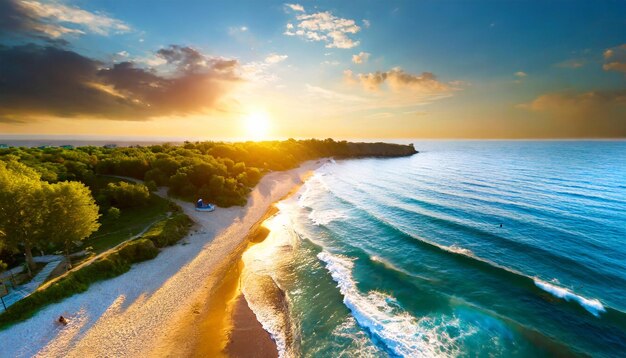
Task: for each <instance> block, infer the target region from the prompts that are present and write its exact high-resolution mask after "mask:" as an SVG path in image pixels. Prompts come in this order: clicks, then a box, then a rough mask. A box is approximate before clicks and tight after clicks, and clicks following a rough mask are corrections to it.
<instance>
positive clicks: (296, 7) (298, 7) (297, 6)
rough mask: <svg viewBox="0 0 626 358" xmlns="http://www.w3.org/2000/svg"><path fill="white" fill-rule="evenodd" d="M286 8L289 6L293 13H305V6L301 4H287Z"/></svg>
mask: <svg viewBox="0 0 626 358" xmlns="http://www.w3.org/2000/svg"><path fill="white" fill-rule="evenodd" d="M285 6H287V7H288V8H290V9H291V10H293V11H300V12H304V6H302V5H300V4H285Z"/></svg>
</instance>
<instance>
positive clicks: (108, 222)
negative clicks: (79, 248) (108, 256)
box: [83, 194, 170, 254]
mask: <svg viewBox="0 0 626 358" xmlns="http://www.w3.org/2000/svg"><path fill="white" fill-rule="evenodd" d="M168 211H170V207H169V205H168V201H167V200H165V199H163V198H161V197H159V196H157V195H155V194H150V203H149V204H148V205H147V206H144V207H140V208H128V209H122V210H121V215H120V217H119V218H117V219H111V218H109V217H107V216H106V214H105V215H103V217H102V218H101V219H100V222H101V223H102V225H101V226H100V229H99V230H98V231H97V232H95V233H94V234H93V235H91V237H89V238H88V239H87V240H85V242H84V243H83V247H89V246H91V247H92V248H93V252H94V253H96V254H98V253H101V252H103V251H106V250H107V249H110V248H111V247H114V246H115V245H117V244H119V243H121V242H122V241H124V240H127V239H129V238H130V237H132V236H134V235H137V234H138V233H140V232H141V231H142V230H143V229H145V228H146V226H148V225H149V224H151V223H153V222H155V221H156V220H158V219H161V218H164V217H165V216H166V213H167V212H168Z"/></svg>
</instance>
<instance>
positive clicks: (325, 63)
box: [320, 60, 341, 66]
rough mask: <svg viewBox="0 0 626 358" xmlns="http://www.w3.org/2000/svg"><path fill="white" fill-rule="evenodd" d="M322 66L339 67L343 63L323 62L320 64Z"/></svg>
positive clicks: (335, 61)
mask: <svg viewBox="0 0 626 358" xmlns="http://www.w3.org/2000/svg"><path fill="white" fill-rule="evenodd" d="M320 64H321V65H327V66H338V65H340V64H341V62H339V61H337V60H333V61H328V60H326V61H322V62H320Z"/></svg>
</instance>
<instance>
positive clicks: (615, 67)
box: [602, 44, 626, 73]
mask: <svg viewBox="0 0 626 358" xmlns="http://www.w3.org/2000/svg"><path fill="white" fill-rule="evenodd" d="M604 59H605V61H606V63H605V64H604V65H602V68H603V69H604V70H605V71H617V72H624V73H626V44H623V45H619V46H616V47H613V48H610V49H607V50H606V51H604Z"/></svg>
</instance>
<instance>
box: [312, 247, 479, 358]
mask: <svg viewBox="0 0 626 358" xmlns="http://www.w3.org/2000/svg"><path fill="white" fill-rule="evenodd" d="M317 257H318V258H319V259H320V260H321V261H323V262H324V263H325V264H326V269H327V270H328V271H329V272H330V274H331V277H332V278H333V280H334V281H335V282H337V285H338V287H339V291H340V293H341V294H342V296H343V302H344V304H345V305H346V307H348V309H350V311H351V312H352V316H353V317H354V318H355V319H356V321H357V323H358V324H359V325H360V326H361V327H363V328H364V329H365V330H367V331H368V332H369V333H370V334H371V335H372V338H373V340H374V342H376V343H378V344H380V345H382V346H383V348H384V349H385V350H386V351H388V352H389V353H390V354H391V355H393V356H401V357H415V356H439V355H442V354H444V355H450V356H455V355H458V354H460V353H461V352H460V351H459V345H458V344H456V343H455V342H456V341H457V340H458V339H462V338H463V337H465V336H466V335H471V334H474V333H476V332H475V330H470V331H468V332H465V333H464V334H463V333H462V334H459V335H456V336H455V337H451V336H450V335H449V334H448V333H447V332H448V331H449V329H447V328H450V327H451V326H453V327H454V328H455V329H454V330H455V331H463V330H462V327H460V321H459V320H458V319H454V318H453V319H445V320H442V321H440V320H433V319H432V318H429V317H424V318H421V319H419V320H418V319H417V318H415V317H413V316H412V315H411V314H410V313H408V312H407V311H405V310H403V309H402V308H401V307H400V305H399V304H398V302H397V301H396V299H395V298H393V297H392V296H389V295H387V294H385V293H382V292H378V291H369V292H367V293H365V294H363V293H361V292H360V291H359V290H358V288H357V286H356V285H357V283H356V281H354V279H353V277H352V269H353V267H354V262H353V261H352V260H351V259H349V258H347V257H345V256H341V255H334V254H330V253H328V252H326V251H322V252H320V253H319V254H318V255H317Z"/></svg>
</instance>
